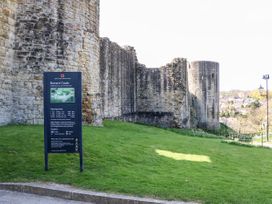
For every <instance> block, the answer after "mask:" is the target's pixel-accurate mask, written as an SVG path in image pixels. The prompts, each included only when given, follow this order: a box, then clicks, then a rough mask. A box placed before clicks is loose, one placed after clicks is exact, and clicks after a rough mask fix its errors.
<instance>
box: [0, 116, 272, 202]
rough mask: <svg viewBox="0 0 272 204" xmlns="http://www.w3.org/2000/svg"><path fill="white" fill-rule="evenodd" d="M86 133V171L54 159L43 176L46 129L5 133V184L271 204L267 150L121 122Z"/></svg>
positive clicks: (0, 132)
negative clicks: (52, 184)
mask: <svg viewBox="0 0 272 204" xmlns="http://www.w3.org/2000/svg"><path fill="white" fill-rule="evenodd" d="M83 133H84V134H83V145H84V147H83V149H84V164H85V169H84V172H83V173H80V171H79V158H78V155H76V154H62V155H56V154H52V155H49V171H48V172H45V171H44V168H43V127H42V126H5V127H0V164H1V165H0V181H1V182H30V181H33V182H38V181H43V182H55V183H63V184H70V185H73V186H79V187H83V188H87V189H93V190H97V191H106V192H115V193H126V194H130V195H139V196H148V197H155V198H164V199H170V200H193V201H201V202H203V203H240V204H244V203H255V204H256V203H262V204H263V203H272V198H271V193H270V189H271V188H272V183H271V179H272V160H271V150H269V149H263V148H255V147H252V148H250V147H242V146H237V145H230V144H226V143H222V141H221V139H212V138H203V137H194V136H192V135H197V134H195V133H196V130H194V131H191V130H187V131H186V130H184V131H182V132H180V133H174V132H173V131H172V130H166V129H160V128H155V127H149V126H144V125H136V124H130V123H122V122H117V121H106V122H105V127H103V128H98V127H89V126H85V127H84V131H83ZM190 135H191V136H190ZM198 136H205V133H204V132H202V133H201V132H200V133H198Z"/></svg>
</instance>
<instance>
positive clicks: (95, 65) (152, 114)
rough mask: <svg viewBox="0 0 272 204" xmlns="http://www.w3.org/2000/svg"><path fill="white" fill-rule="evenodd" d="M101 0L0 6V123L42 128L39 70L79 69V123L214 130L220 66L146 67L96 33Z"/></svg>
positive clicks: (20, 0) (27, 0) (18, 0)
mask: <svg viewBox="0 0 272 204" xmlns="http://www.w3.org/2000/svg"><path fill="white" fill-rule="evenodd" d="M99 9H100V8H99V0H2V1H1V2H0V125H5V124H10V123H23V124H42V123H43V83H42V76H43V75H42V74H43V72H44V71H58V72H59V71H60V72H64V71H68V72H69V71H80V72H82V75H83V87H82V88H83V119H84V122H85V123H89V124H94V125H102V123H103V119H105V118H109V119H122V120H125V121H132V122H141V123H146V124H152V125H158V126H162V127H177V128H195V127H200V128H208V129H216V128H218V127H219V64H218V63H216V62H209V61H196V62H191V63H190V62H188V61H187V59H184V58H177V59H174V60H173V61H172V62H171V63H169V64H167V65H165V66H162V67H159V68H146V67H145V66H144V65H142V64H140V63H139V62H138V60H137V56H136V51H135V50H134V48H133V47H124V48H122V47H120V46H119V45H118V44H116V43H114V42H111V41H110V40H109V39H108V38H100V36H99Z"/></svg>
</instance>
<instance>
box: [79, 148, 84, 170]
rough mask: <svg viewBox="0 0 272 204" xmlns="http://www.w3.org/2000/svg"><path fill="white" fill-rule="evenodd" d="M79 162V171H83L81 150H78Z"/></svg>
mask: <svg viewBox="0 0 272 204" xmlns="http://www.w3.org/2000/svg"><path fill="white" fill-rule="evenodd" d="M79 160H80V161H79V162H80V172H82V171H83V155H82V151H80V153H79Z"/></svg>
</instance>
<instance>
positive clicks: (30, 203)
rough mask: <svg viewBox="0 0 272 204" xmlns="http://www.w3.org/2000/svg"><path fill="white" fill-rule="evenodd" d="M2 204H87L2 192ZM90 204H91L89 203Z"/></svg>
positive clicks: (0, 195)
mask: <svg viewBox="0 0 272 204" xmlns="http://www.w3.org/2000/svg"><path fill="white" fill-rule="evenodd" d="M0 204H87V203H86V202H80V201H72V200H64V199H60V198H53V197H48V196H39V195H34V194H28V193H19V192H14V191H6V190H0ZM89 204H90V203H89Z"/></svg>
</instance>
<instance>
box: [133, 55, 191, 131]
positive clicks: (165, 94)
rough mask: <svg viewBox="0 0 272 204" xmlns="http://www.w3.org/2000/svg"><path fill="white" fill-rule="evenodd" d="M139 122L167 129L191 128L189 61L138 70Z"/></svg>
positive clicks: (183, 60)
mask: <svg viewBox="0 0 272 204" xmlns="http://www.w3.org/2000/svg"><path fill="white" fill-rule="evenodd" d="M137 113H138V121H140V122H144V123H151V124H156V125H160V126H164V127H179V128H188V127H190V111H189V104H188V80H187V60H186V59H175V60H174V61H173V62H172V63H169V64H167V65H166V66H163V67H161V68H146V67H144V66H139V67H138V70H137Z"/></svg>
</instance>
